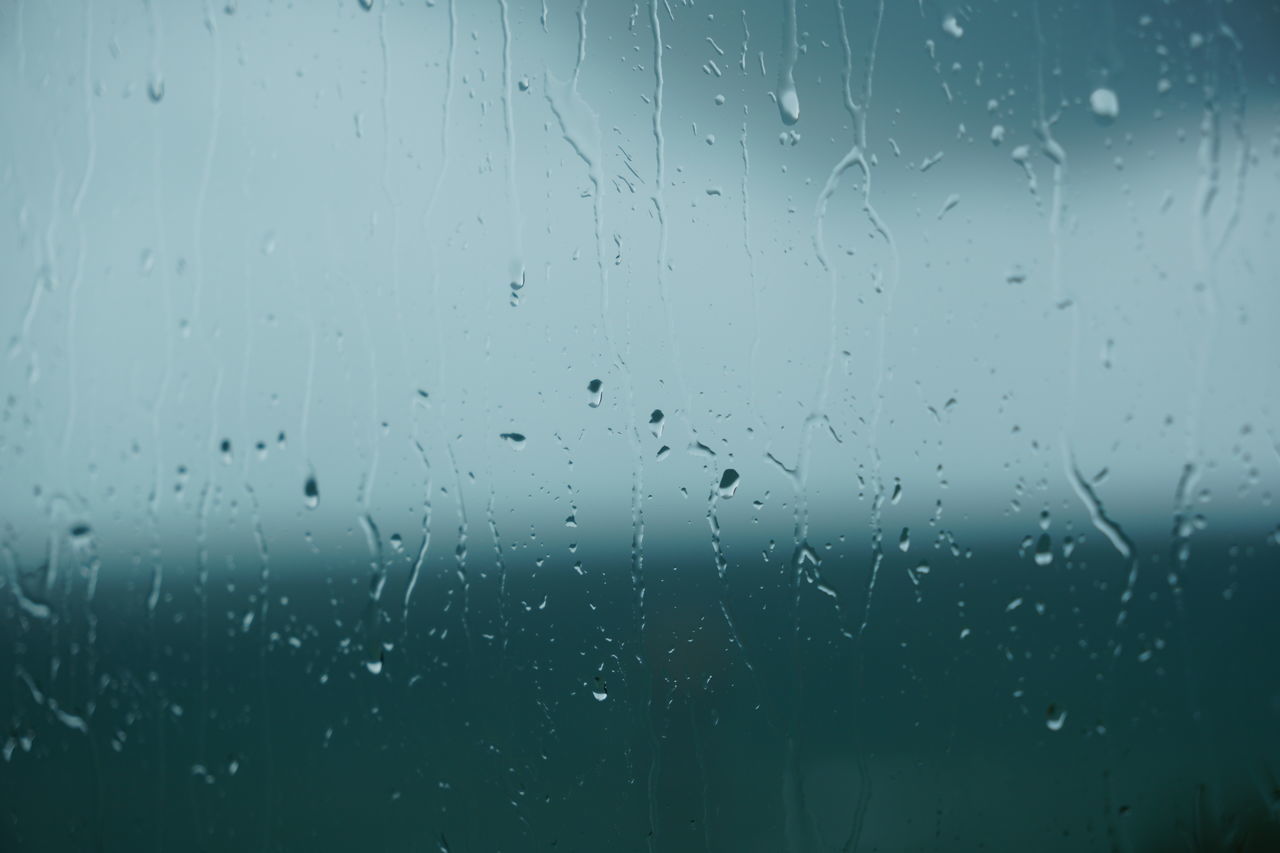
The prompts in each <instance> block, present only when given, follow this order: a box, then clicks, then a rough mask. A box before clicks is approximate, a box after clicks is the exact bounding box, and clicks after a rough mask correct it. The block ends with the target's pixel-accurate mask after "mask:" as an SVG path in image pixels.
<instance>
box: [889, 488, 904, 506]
mask: <svg viewBox="0 0 1280 853" xmlns="http://www.w3.org/2000/svg"><path fill="white" fill-rule="evenodd" d="M900 500H902V484H901V483H894V484H893V496H892V497H890V498H889V503H891V504H896V503H897V502H898V501H900Z"/></svg>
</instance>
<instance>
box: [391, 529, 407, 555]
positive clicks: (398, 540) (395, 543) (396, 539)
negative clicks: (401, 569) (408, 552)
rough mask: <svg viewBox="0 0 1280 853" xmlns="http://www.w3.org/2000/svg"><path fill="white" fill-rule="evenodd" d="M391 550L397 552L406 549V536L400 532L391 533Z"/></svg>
mask: <svg viewBox="0 0 1280 853" xmlns="http://www.w3.org/2000/svg"><path fill="white" fill-rule="evenodd" d="M391 550H392V551H395V552H396V553H397V554H399V553H401V552H403V551H404V537H402V536H401V535H400V534H399V533H392V534H391Z"/></svg>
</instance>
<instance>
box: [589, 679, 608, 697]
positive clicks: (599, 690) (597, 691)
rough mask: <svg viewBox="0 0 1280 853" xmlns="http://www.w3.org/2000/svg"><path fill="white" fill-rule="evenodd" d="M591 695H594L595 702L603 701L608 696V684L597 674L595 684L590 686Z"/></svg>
mask: <svg viewBox="0 0 1280 853" xmlns="http://www.w3.org/2000/svg"><path fill="white" fill-rule="evenodd" d="M591 695H592V696H594V697H596V701H597V702H603V701H604V700H606V699H608V698H609V686H608V685H607V684H605V683H604V679H603V678H601V677H600V676H598V675H597V676H596V680H595V684H593V685H592V686H591Z"/></svg>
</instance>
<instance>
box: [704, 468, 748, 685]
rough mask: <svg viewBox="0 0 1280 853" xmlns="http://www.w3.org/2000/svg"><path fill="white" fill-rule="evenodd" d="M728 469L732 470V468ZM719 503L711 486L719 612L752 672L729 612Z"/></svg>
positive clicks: (709, 514) (709, 503) (709, 500)
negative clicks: (718, 585) (718, 584)
mask: <svg viewBox="0 0 1280 853" xmlns="http://www.w3.org/2000/svg"><path fill="white" fill-rule="evenodd" d="M729 470H730V471H732V469H729ZM726 476H727V474H726ZM734 478H735V479H734V484H735V485H736V478H737V474H736V472H734ZM722 482H723V481H722ZM719 503H720V489H717V488H716V487H715V486H712V487H711V491H710V493H709V494H708V495H707V527H709V528H710V529H711V554H712V556H713V557H714V558H715V566H716V578H717V580H719V582H720V614H721V615H722V616H724V622H725V626H726V627H727V628H728V629H729V639H730V640H731V641H732V642H733V644H734V645H735V646H737V647H738V651H739V652H741V653H742V661H743V663H745V664H746V666H747V669H748V671H750V672H751V673H752V674H754V673H755V667H754V666H752V665H751V658H750V656H749V655H748V654H747V649H746V647H745V646H744V645H743V644H742V638H741V637H740V636H739V635H738V626H737V625H736V624H734V621H733V616H732V615H731V614H730V612H729V561H728V560H727V559H726V558H725V555H724V547H723V543H722V541H721V534H720V514H719V511H718V509H719Z"/></svg>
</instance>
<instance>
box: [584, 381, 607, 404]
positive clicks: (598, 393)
mask: <svg viewBox="0 0 1280 853" xmlns="http://www.w3.org/2000/svg"><path fill="white" fill-rule="evenodd" d="M587 393H588V394H590V395H591V396H590V398H589V399H588V400H587V405H588V406H590V407H591V408H593V409H598V408H600V404H601V403H602V402H603V401H604V383H603V382H601V381H600V380H599V379H592V380H591V381H590V382H588V383H587Z"/></svg>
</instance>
